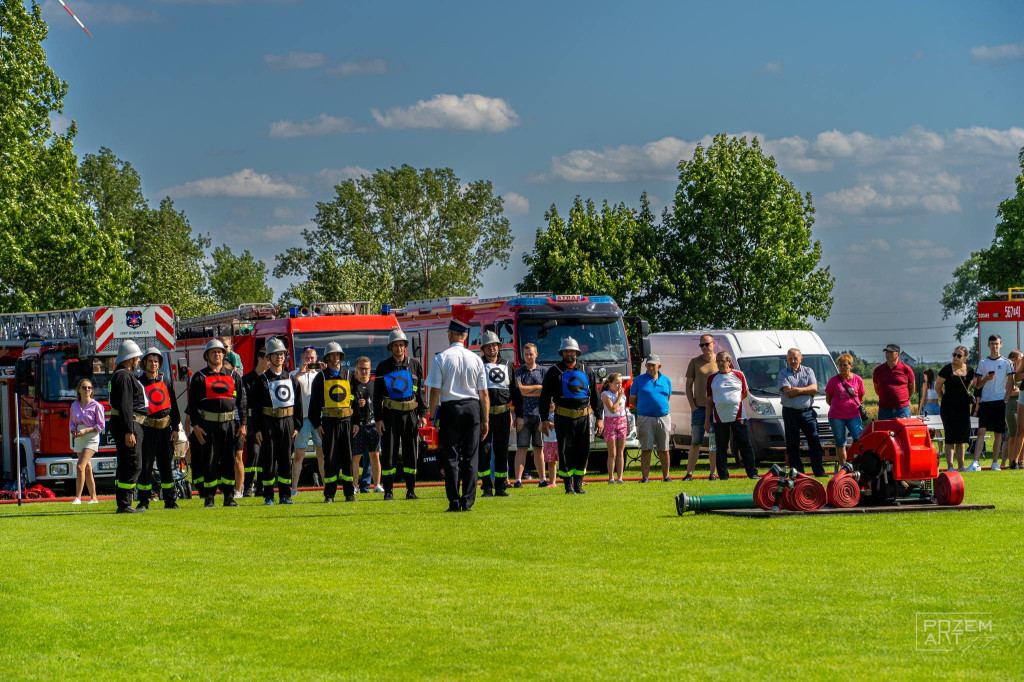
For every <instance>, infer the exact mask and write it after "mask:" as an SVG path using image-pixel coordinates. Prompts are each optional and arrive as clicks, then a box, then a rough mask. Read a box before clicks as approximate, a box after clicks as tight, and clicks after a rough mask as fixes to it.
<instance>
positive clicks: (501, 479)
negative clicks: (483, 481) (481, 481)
mask: <svg viewBox="0 0 1024 682" xmlns="http://www.w3.org/2000/svg"><path fill="white" fill-rule="evenodd" d="M494 496H495V497H508V477H507V476H498V477H496V478H495V479H494Z"/></svg>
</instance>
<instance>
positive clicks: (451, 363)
mask: <svg viewBox="0 0 1024 682" xmlns="http://www.w3.org/2000/svg"><path fill="white" fill-rule="evenodd" d="M468 334H469V325H468V324H465V323H464V322H460V321H459V320H452V321H451V322H449V323H448V343H449V344H451V345H450V346H449V347H448V348H446V349H445V350H443V351H442V352H440V353H438V354H437V355H436V356H435V357H434V362H433V363H432V364H431V365H430V374H429V375H427V386H429V387H430V414H436V415H437V424H438V429H439V430H440V436H441V455H442V457H444V462H445V469H444V488H445V492H446V493H447V495H448V509H447V511H450V512H457V511H472V509H473V503H474V502H475V501H476V479H477V465H478V462H477V460H478V459H479V457H480V441H481V439H483V438H486V437H487V422H488V415H489V413H490V410H489V409H488V405H489V403H490V398H489V396H488V393H487V380H486V378H485V375H484V363H483V361H482V360H481V359H480V356H479V355H477V354H476V353H473V352H470V351H469V350H468V349H467V348H466V346H465V343H466V336H467V335H468ZM439 403H440V410H439V411H437V408H438V404H439ZM499 416H500V415H499ZM460 485H461V489H460Z"/></svg>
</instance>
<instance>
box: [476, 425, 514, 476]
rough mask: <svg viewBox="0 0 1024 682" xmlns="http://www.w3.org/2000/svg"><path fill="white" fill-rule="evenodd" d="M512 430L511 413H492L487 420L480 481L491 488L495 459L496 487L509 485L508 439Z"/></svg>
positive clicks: (482, 448)
mask: <svg viewBox="0 0 1024 682" xmlns="http://www.w3.org/2000/svg"><path fill="white" fill-rule="evenodd" d="M511 431H512V423H511V420H510V419H509V413H508V412H507V411H506V412H502V413H501V414H492V415H490V416H489V419H488V421H487V437H486V438H484V439H483V441H481V442H480V468H479V472H480V473H479V476H480V482H481V483H482V484H483V488H484V490H490V489H491V473H492V472H491V461H492V460H493V461H494V472H493V473H494V489H495V490H499V491H501V490H504V489H505V488H506V487H508V470H509V469H508V439H509V435H510V433H511Z"/></svg>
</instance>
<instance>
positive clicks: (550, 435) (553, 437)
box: [541, 427, 558, 443]
mask: <svg viewBox="0 0 1024 682" xmlns="http://www.w3.org/2000/svg"><path fill="white" fill-rule="evenodd" d="M541 437H542V440H543V441H544V442H545V443H557V442H558V435H557V434H556V433H555V429H554V427H552V428H551V429H549V430H548V432H547V434H544V433H541Z"/></svg>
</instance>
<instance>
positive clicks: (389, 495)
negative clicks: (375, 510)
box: [384, 493, 395, 502]
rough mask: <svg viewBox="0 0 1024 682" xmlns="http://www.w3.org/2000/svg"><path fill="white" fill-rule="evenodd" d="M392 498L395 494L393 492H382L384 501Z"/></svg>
mask: <svg viewBox="0 0 1024 682" xmlns="http://www.w3.org/2000/svg"><path fill="white" fill-rule="evenodd" d="M393 499H395V494H394V493H384V501H385V502H390V501H391V500H393Z"/></svg>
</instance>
